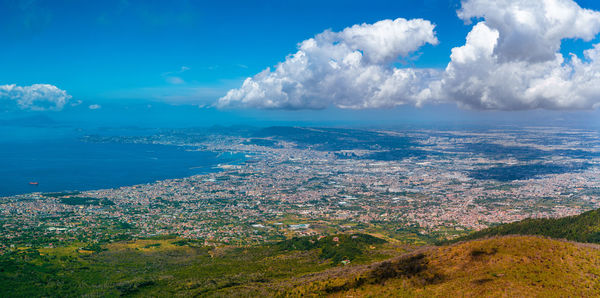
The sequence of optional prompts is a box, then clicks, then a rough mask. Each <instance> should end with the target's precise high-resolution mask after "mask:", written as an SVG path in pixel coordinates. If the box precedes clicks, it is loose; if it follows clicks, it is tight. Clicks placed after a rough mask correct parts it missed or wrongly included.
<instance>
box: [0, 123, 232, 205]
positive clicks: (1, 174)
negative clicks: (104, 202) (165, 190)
mask: <svg viewBox="0 0 600 298" xmlns="http://www.w3.org/2000/svg"><path fill="white" fill-rule="evenodd" d="M20 130H22V131H19V130H15V128H13V130H11V131H10V133H11V137H7V134H6V131H4V134H3V131H2V129H0V137H3V138H2V139H1V140H0V196H9V195H15V194H23V193H30V192H58V191H66V190H91V189H101V188H115V187H120V186H127V185H135V184H142V183H150V182H154V181H156V180H162V179H169V178H181V177H187V176H191V175H196V174H204V173H208V172H213V171H216V170H217V169H215V166H217V165H218V164H219V163H227V162H234V161H236V160H237V161H239V160H241V158H242V157H241V156H239V155H225V156H219V155H218V154H216V153H214V152H206V151H190V150H186V149H189V148H184V147H178V146H165V145H150V144H122V143H86V142H82V141H80V140H79V138H78V137H77V136H76V135H73V134H72V133H71V132H69V131H68V130H67V132H65V133H64V134H61V133H59V132H57V129H52V130H50V131H48V132H49V133H52V137H48V135H47V134H45V133H44V131H43V130H40V129H37V128H36V129H32V128H30V129H27V130H25V129H22V128H21V129H20ZM15 131H17V132H18V133H17V134H15ZM57 136H58V137H57ZM29 182H38V183H39V184H38V185H37V186H34V185H30V184H29Z"/></svg>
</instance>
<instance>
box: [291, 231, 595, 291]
mask: <svg viewBox="0 0 600 298" xmlns="http://www.w3.org/2000/svg"><path fill="white" fill-rule="evenodd" d="M359 271H360V272H356V271H354V272H348V273H347V274H343V273H341V272H336V274H334V275H333V276H330V277H331V278H326V276H325V278H323V277H322V278H319V279H314V280H313V281H312V282H308V283H305V284H303V285H300V286H298V287H296V288H295V289H293V290H292V291H290V292H288V293H287V294H288V295H290V296H300V295H309V296H311V295H314V296H320V295H331V296H338V297H349V296H353V297H364V296H367V297H368V296H373V297H381V296H406V297H412V296H426V297H435V296H439V297H448V296H461V297H464V296H467V297H480V296H485V297H509V296H510V297H515V296H528V297H531V296H538V297H561V296H571V297H572V296H585V297H590V296H597V295H600V249H599V248H598V246H595V245H589V244H580V243H574V242H567V241H561V240H554V239H548V238H542V237H536V236H504V237H497V238H488V239H483V240H473V241H468V242H463V243H458V244H454V245H451V246H441V247H432V248H428V249H424V250H421V251H417V252H413V253H410V254H407V255H403V256H401V257H398V258H395V259H391V260H388V261H384V262H379V263H375V264H372V265H371V266H368V267H365V268H364V270H359ZM324 274H327V273H324Z"/></svg>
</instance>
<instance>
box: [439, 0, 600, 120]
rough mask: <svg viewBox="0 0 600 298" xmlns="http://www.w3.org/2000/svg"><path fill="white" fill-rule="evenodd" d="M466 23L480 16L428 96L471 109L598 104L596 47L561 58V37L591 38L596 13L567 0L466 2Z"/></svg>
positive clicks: (598, 23)
mask: <svg viewBox="0 0 600 298" xmlns="http://www.w3.org/2000/svg"><path fill="white" fill-rule="evenodd" d="M458 15H459V17H461V18H462V19H464V20H469V19H471V18H479V17H481V18H483V21H481V22H479V23H478V24H476V25H475V26H474V27H473V29H472V30H471V32H470V33H469V34H468V36H467V40H466V43H465V45H463V46H461V47H456V48H454V49H452V55H451V56H450V59H451V62H450V63H449V64H448V66H447V68H446V71H445V73H444V77H443V79H442V81H441V82H440V83H438V84H437V85H435V84H434V85H432V87H433V88H432V89H433V90H434V91H435V92H432V93H434V94H436V95H437V97H439V98H444V99H449V100H455V101H457V102H458V103H459V105H461V106H465V107H470V108H476V109H501V110H521V109H536V108H544V109H590V108H596V107H597V106H598V105H599V104H600V87H598V86H600V50H598V46H597V45H596V46H594V48H592V49H590V50H587V51H586V52H585V56H586V59H585V60H584V61H583V60H581V59H580V58H578V57H576V56H575V55H571V57H567V58H565V57H563V55H562V54H560V52H559V49H560V45H561V41H562V40H563V39H566V38H581V39H584V40H590V39H592V38H594V37H595V36H596V35H597V34H598V32H599V31H600V13H599V12H595V11H591V10H587V9H582V8H581V7H579V6H578V5H577V4H576V3H575V2H573V1H571V0H544V1H531V0H514V1H508V0H500V1H498V0H469V1H465V2H463V6H462V9H461V10H460V11H459V12H458Z"/></svg>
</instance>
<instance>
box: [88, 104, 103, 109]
mask: <svg viewBox="0 0 600 298" xmlns="http://www.w3.org/2000/svg"><path fill="white" fill-rule="evenodd" d="M88 108H89V109H90V110H97V109H100V108H102V106H101V105H99V104H93V105H89V106H88Z"/></svg>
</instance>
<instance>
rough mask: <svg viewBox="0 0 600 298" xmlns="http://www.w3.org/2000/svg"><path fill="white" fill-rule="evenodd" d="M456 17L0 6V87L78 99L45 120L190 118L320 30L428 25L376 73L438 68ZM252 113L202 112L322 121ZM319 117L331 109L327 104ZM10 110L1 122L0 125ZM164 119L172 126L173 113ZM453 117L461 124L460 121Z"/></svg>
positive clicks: (215, 4)
mask: <svg viewBox="0 0 600 298" xmlns="http://www.w3.org/2000/svg"><path fill="white" fill-rule="evenodd" d="M577 4H579V6H581V7H583V8H589V9H594V10H600V3H598V2H597V1H590V0H587V1H584V0H580V1H577ZM460 8H461V3H460V1H454V0H425V1H377V0H375V1H368V2H365V1H348V0H346V1H125V0H123V1H121V0H119V1H111V0H108V1H57V0H54V1H42V0H40V1H10V0H9V1H7V0H0V35H1V36H2V41H1V42H0V43H1V44H0V85H3V84H15V85H17V86H28V85H33V84H50V85H53V86H56V87H57V88H60V89H62V90H65V91H66V92H67V93H68V94H69V96H70V97H71V98H70V102H72V103H73V102H79V101H81V104H80V105H78V106H72V105H68V104H67V105H65V107H64V108H63V109H62V111H58V112H56V111H55V112H52V114H51V115H53V116H52V117H56V115H57V114H61V113H62V114H65V115H67V114H68V113H69V112H70V111H71V112H73V111H77V113H83V112H86V113H92V112H94V111H93V110H89V107H90V105H96V104H97V105H98V106H99V107H101V109H98V110H97V111H96V112H97V113H99V112H100V110H102V109H104V112H103V113H104V114H103V115H105V116H103V117H106V115H107V114H106V113H108V112H107V111H106V110H107V109H109V110H112V111H116V110H120V111H122V113H125V114H127V111H128V110H130V111H131V110H135V111H136V113H143V111H145V110H147V109H150V108H151V107H152V106H155V107H156V106H162V105H165V104H166V105H178V106H179V107H180V108H173V109H175V110H178V111H182V110H183V109H184V108H185V109H188V108H189V109H196V107H195V106H197V105H206V104H211V103H214V102H215V101H216V100H217V99H218V98H220V97H223V96H224V95H225V94H226V93H227V91H228V90H230V89H235V88H239V87H240V86H241V84H242V82H243V81H244V79H245V78H247V77H253V76H254V75H256V74H258V73H259V72H261V71H263V70H264V69H265V68H267V67H273V66H274V65H276V64H277V63H278V62H282V61H284V60H285V59H286V57H287V56H288V55H290V54H293V53H295V52H296V51H297V50H298V48H297V46H298V43H300V42H302V41H304V40H307V39H309V38H311V37H314V36H315V35H317V34H319V33H321V32H323V31H324V30H326V29H331V30H332V31H334V32H339V31H342V30H344V28H347V27H350V26H352V25H355V24H363V23H367V24H373V23H376V22H378V21H380V20H384V19H390V20H394V19H396V18H405V19H407V20H411V19H415V18H423V19H426V20H429V21H430V22H431V23H433V24H435V26H436V27H435V35H436V37H437V40H438V41H439V43H438V44H437V45H431V44H425V45H423V46H420V47H419V48H418V49H416V50H415V51H413V52H412V53H411V55H410V57H403V58H401V59H398V60H397V61H394V62H393V63H392V64H390V65H387V66H386V67H388V68H394V67H396V68H415V69H419V68H434V69H439V70H440V71H441V70H443V69H444V68H446V66H447V65H448V63H449V62H450V61H451V59H450V54H451V50H452V48H454V47H460V46H462V45H463V44H465V38H466V36H467V34H468V33H469V32H470V31H471V30H472V29H473V24H465V21H464V20H463V19H460V18H458V17H457V13H456V12H457V10H459V9H460ZM479 19H483V18H479ZM476 22H477V21H475V22H474V23H476ZM490 22H491V21H488V23H490ZM597 42H598V40H597V37H594V39H592V40H588V41H585V42H584V41H582V40H581V39H578V40H577V39H576V40H572V39H569V38H565V39H564V40H563V41H562V44H561V46H560V52H561V53H563V54H564V55H565V56H567V55H568V53H570V52H573V53H575V54H577V55H578V56H581V57H583V56H582V53H583V50H584V49H589V48H590V47H591V45H592V44H595V43H597ZM408 102H409V104H408V107H403V108H399V113H400V112H402V111H406V110H411V109H423V108H413V107H412V106H413V105H412V102H411V101H408ZM403 104H404V102H403ZM469 104H470V103H469ZM332 105H333V106H335V105H336V103H333V104H332ZM394 106H395V105H394ZM426 106H427V105H426ZM450 106H454V105H453V104H451V105H450ZM257 107H258V108H260V107H262V106H260V105H259V106H248V107H242V108H243V109H241V110H235V111H225V112H224V111H222V110H216V109H210V110H211V111H210V112H207V111H204V112H202V113H203V114H205V115H215V116H214V117H215V118H219V117H239V118H240V119H242V118H243V119H246V118H248V119H257V118H261V117H262V115H265V117H272V118H273V119H280V118H284V119H285V118H286V117H292V118H293V117H299V118H301V119H305V118H309V119H310V118H311V117H312V116H311V115H314V116H315V117H317V118H319V117H322V118H323V119H325V118H327V116H326V115H321V114H323V113H320V112H318V111H312V110H311V109H309V110H308V111H303V112H302V111H300V112H289V111H273V110H267V111H265V110H261V109H258V110H257V109H256V108H257ZM386 107H387V106H376V107H375V108H376V109H377V108H384V109H385V108H386ZM475 107H476V108H477V107H478V106H476V105H475ZM498 107H499V109H501V110H502V109H505V106H502V105H500V106H498ZM545 107H546V106H542V108H545ZM550 107H551V109H552V107H554V106H550ZM578 107H579V106H578ZM244 108H247V109H244ZM302 108H303V107H302V106H300V109H302ZM391 108H394V107H391ZM484 108H486V107H485V106H484ZM492 108H494V107H492ZM534 108H537V106H534ZM326 109H334V110H337V108H335V107H333V108H332V107H329V106H327V107H326ZM425 109H427V107H425ZM518 109H521V108H518ZM88 110H89V111H88ZM432 111H433V112H432V113H433V114H432V115H434V116H432V117H437V116H439V114H440V113H441V112H440V111H439V109H432ZM13 112H15V111H10V113H8V112H5V113H3V114H2V115H4V116H5V117H8V116H7V115H9V114H10V115H13V114H12V113H13ZM173 113H174V115H175V116H173V117H174V118H177V114H178V113H180V112H177V111H175V112H173ZM211 113H212V114H211ZM290 113H291V114H290ZM339 113H340V114H348V115H359V117H360V115H364V117H365V118H367V119H372V118H377V116H373V114H375V115H376V114H377V112H376V111H375V112H374V111H367V112H364V113H362V114H361V112H360V111H352V112H348V111H342V112H339ZM469 113H470V112H469ZM183 114H185V113H183ZM382 114H386V113H382ZM458 114H460V115H462V116H460V117H463V116H464V113H463V112H458ZM290 115H291V116H290ZM295 115H301V116H295ZM319 115H321V116H319ZM436 115H437V116H436ZM73 117H75V116H73ZM202 117H204V116H202ZM341 117H342V118H344V117H346V116H341ZM348 117H351V118H353V117H356V116H348ZM388 117H389V118H390V119H393V118H394V116H388ZM424 117H426V116H424ZM457 117H459V116H457ZM75 118H76V117H75ZM209 118H210V117H209Z"/></svg>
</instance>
